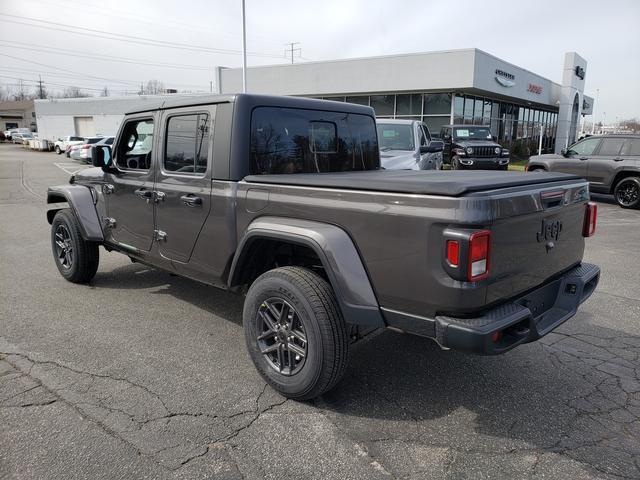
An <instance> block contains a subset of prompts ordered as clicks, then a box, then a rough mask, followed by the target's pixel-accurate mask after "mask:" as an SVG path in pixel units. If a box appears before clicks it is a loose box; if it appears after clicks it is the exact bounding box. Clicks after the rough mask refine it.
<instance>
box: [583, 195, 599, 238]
mask: <svg viewBox="0 0 640 480" xmlns="http://www.w3.org/2000/svg"><path fill="white" fill-rule="evenodd" d="M597 220H598V205H597V204H596V203H595V202H589V203H587V206H586V208H585V211H584V222H583V223H582V236H583V237H591V236H592V235H593V234H594V233H596V221H597Z"/></svg>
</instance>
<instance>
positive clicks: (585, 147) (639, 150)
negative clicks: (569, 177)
mask: <svg viewBox="0 0 640 480" xmlns="http://www.w3.org/2000/svg"><path fill="white" fill-rule="evenodd" d="M527 170H528V171H530V172H534V171H536V170H546V171H548V172H564V173H572V174H574V175H579V176H581V177H583V178H586V179H587V180H588V181H589V189H590V190H591V191H592V192H596V193H605V194H613V195H614V197H615V199H616V202H618V205H620V206H621V207H622V208H640V135H596V136H590V137H587V138H585V139H583V140H580V141H579V142H577V143H574V144H573V145H571V146H570V147H568V148H563V149H562V151H561V152H560V154H559V155H558V154H549V155H534V156H532V157H531V158H530V159H529V163H528V164H527Z"/></svg>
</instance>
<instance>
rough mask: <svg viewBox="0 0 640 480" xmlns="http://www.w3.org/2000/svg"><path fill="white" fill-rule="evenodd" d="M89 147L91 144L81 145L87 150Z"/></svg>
mask: <svg viewBox="0 0 640 480" xmlns="http://www.w3.org/2000/svg"><path fill="white" fill-rule="evenodd" d="M90 148H91V145H82V149H83V150H89V149H90Z"/></svg>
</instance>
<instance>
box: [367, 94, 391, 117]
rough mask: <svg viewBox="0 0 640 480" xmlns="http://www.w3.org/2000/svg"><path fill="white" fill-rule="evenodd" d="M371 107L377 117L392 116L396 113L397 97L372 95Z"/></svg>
mask: <svg viewBox="0 0 640 480" xmlns="http://www.w3.org/2000/svg"><path fill="white" fill-rule="evenodd" d="M371 106H372V107H373V109H374V110H375V112H376V116H377V117H379V116H383V115H391V116H393V114H394V112H395V95H371Z"/></svg>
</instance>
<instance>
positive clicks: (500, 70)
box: [216, 49, 593, 152]
mask: <svg viewBox="0 0 640 480" xmlns="http://www.w3.org/2000/svg"><path fill="white" fill-rule="evenodd" d="M586 70H587V62H586V61H585V60H584V59H583V58H582V57H580V56H579V55H578V54H576V53H573V52H571V53H567V54H565V58H564V70H563V72H562V84H558V83H554V82H552V81H551V80H549V79H547V78H544V77H541V76H540V75H537V74H535V73H533V72H530V71H528V70H525V69H524V68H520V67H517V66H516V65H513V64H511V63H508V62H505V61H504V60H501V59H499V58H497V57H494V56H493V55H490V54H488V53H486V52H483V51H481V50H478V49H466V50H451V51H443V52H427V53H413V54H406V55H390V56H382V57H369V58H357V59H348V60H332V61H326V62H307V63H296V64H290V65H274V66H266V67H253V68H249V69H248V71H247V90H248V91H249V92H251V93H265V94H276V95H302V96H310V97H317V98H324V99H327V100H338V101H343V102H344V101H347V102H352V103H359V104H363V105H370V106H371V107H373V108H374V110H375V112H376V116H378V117H384V118H412V119H421V120H422V121H424V122H425V123H426V124H427V126H428V127H429V130H430V131H431V132H432V133H435V134H438V133H439V132H440V128H441V126H442V125H447V124H450V123H460V124H461V123H464V124H476V125H490V126H491V131H492V134H493V135H495V136H497V137H498V140H499V141H500V142H501V143H502V144H505V145H513V144H514V142H516V141H517V140H524V141H527V142H528V143H529V145H530V146H532V147H535V148H536V149H537V147H538V144H539V136H540V131H541V127H543V128H542V131H543V134H542V146H543V149H544V151H546V152H551V151H554V150H555V151H559V150H560V149H561V148H563V147H565V146H567V144H570V143H572V142H573V141H574V140H575V139H576V135H577V134H578V132H579V130H580V119H581V115H589V114H591V113H592V109H593V99H591V98H589V97H586V96H585V95H584V85H585V74H586ZM216 75H217V79H216V80H217V82H216V83H217V85H218V86H219V91H220V92H221V93H235V92H240V91H242V69H239V68H233V69H226V68H218V69H217V70H216Z"/></svg>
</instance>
